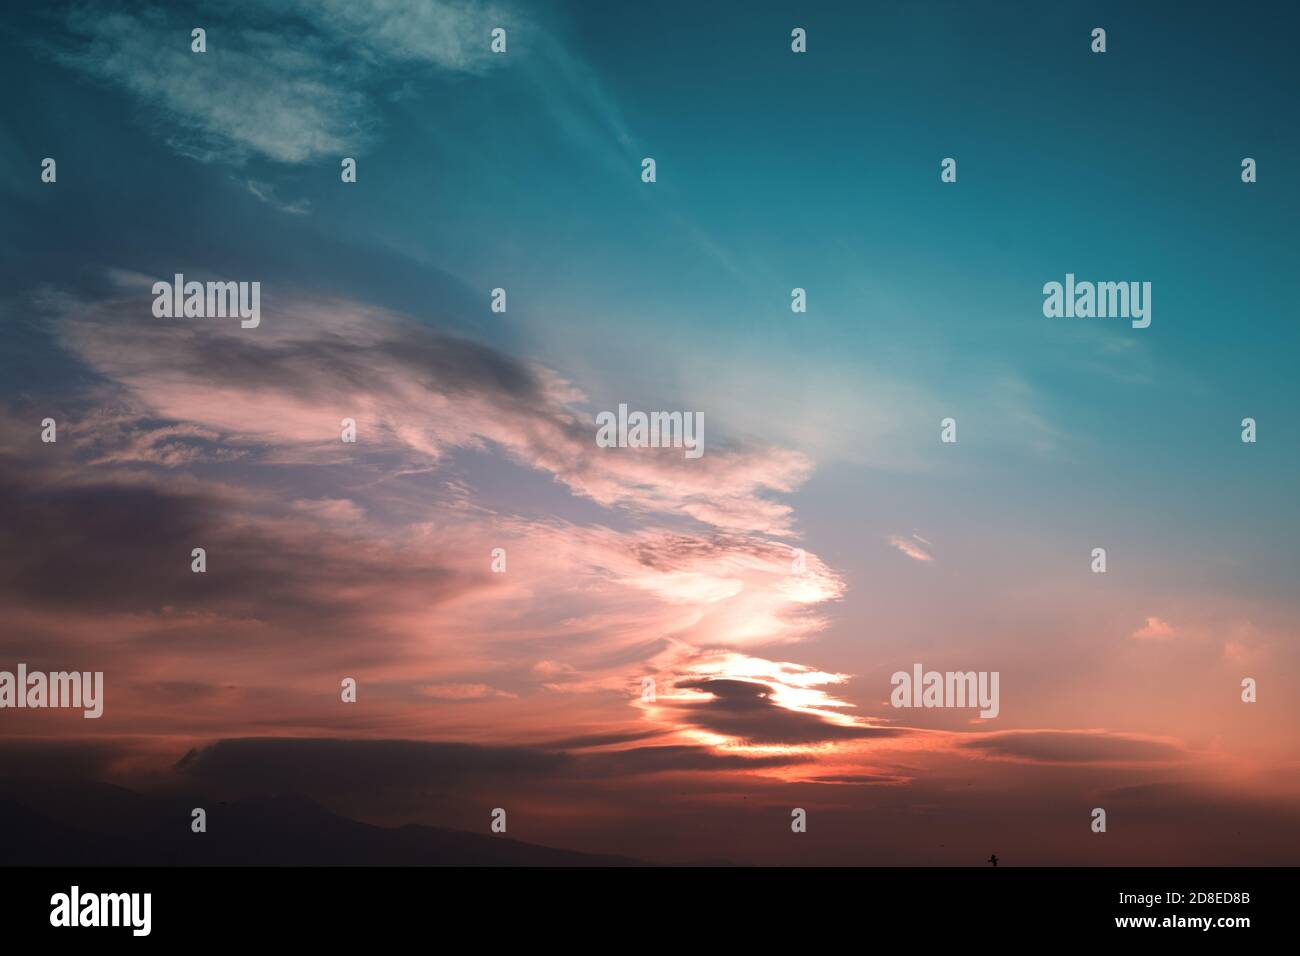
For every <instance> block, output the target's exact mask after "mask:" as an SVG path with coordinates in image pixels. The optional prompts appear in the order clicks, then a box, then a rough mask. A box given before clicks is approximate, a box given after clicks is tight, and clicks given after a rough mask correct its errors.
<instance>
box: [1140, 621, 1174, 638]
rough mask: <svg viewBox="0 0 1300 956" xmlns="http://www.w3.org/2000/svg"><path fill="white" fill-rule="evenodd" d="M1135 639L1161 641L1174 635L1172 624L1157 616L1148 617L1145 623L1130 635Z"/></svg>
mask: <svg viewBox="0 0 1300 956" xmlns="http://www.w3.org/2000/svg"><path fill="white" fill-rule="evenodd" d="M1131 636H1132V638H1133V639H1134V640H1135V641H1163V640H1168V639H1169V638H1172V637H1175V636H1176V635H1175V634H1174V629H1173V626H1172V625H1170V624H1169V623H1168V622H1167V621H1163V620H1161V619H1160V618H1158V617H1148V618H1147V622H1146V624H1144V625H1143V626H1142V627H1140V628H1138V629H1137V630H1136V631H1134V632H1133V634H1132V635H1131Z"/></svg>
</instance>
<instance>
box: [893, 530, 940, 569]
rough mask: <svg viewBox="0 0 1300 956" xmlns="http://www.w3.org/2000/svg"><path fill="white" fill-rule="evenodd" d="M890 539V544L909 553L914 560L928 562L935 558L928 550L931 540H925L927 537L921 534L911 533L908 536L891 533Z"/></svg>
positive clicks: (906, 553)
mask: <svg viewBox="0 0 1300 956" xmlns="http://www.w3.org/2000/svg"><path fill="white" fill-rule="evenodd" d="M888 541H889V544H890V545H892V546H893V547H895V548H897V549H898V550H899V551H901V552H903V554H905V555H907V556H908V557H909V558H911V559H912V560H913V561H921V562H923V563H927V564H928V563H930V562H932V561H933V560H934V556H933V555H932V554H930V552H929V551H928V550H927V548H929V547H930V542H929V541H927V540H925V538H923V537H921V536H920V535H919V534H911V535H907V536H903V535H901V534H891V535H890V536H889V538H888Z"/></svg>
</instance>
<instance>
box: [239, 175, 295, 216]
mask: <svg viewBox="0 0 1300 956" xmlns="http://www.w3.org/2000/svg"><path fill="white" fill-rule="evenodd" d="M244 185H245V187H247V189H248V191H249V192H250V193H251V194H252V195H253V197H254V198H256V199H257V200H259V201H260V202H264V203H266V204H267V205H268V206H270V207H271V208H273V209H278V210H279V211H280V212H283V213H288V214H289V215H291V216H305V215H306V214H307V213H309V212H311V201H310V200H307V199H298V200H295V201H294V202H284V201H282V200H281V199H279V198H278V197H277V196H276V194H275V187H274V186H272V185H271V184H270V183H263V182H259V181H258V180H256V179H250V180H248V181H246V182H245V183H244Z"/></svg>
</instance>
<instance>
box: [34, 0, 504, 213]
mask: <svg viewBox="0 0 1300 956" xmlns="http://www.w3.org/2000/svg"><path fill="white" fill-rule="evenodd" d="M192 19H193V18H192V17H191V18H186V17H180V16H177V15H175V14H173V13H172V12H170V11H168V10H166V9H162V8H154V9H148V10H143V11H140V12H138V13H137V12H134V11H133V10H128V9H123V10H118V11H109V12H106V11H104V10H103V9H101V8H99V7H74V8H72V10H71V11H70V12H69V14H68V16H67V19H66V27H67V36H66V37H65V40H64V42H63V43H62V44H61V45H60V46H59V47H58V49H57V52H56V56H57V58H58V60H59V61H60V62H61V63H63V64H64V65H66V66H69V67H72V68H74V69H77V70H79V71H81V72H83V73H86V74H88V75H90V76H93V77H95V78H96V79H98V80H102V81H105V82H107V83H110V84H112V85H114V86H117V87H119V88H121V89H123V90H125V91H126V92H127V93H129V94H130V95H131V96H133V97H134V98H135V99H136V100H137V101H138V102H139V103H141V104H142V105H143V106H144V107H145V108H146V109H147V110H148V111H149V112H150V113H151V114H152V117H153V124H154V126H155V127H156V128H157V129H158V131H159V132H160V133H161V135H162V136H163V138H164V139H166V141H167V142H168V143H169V144H170V145H171V146H172V147H173V148H174V149H176V150H177V151H178V152H180V153H182V154H183V155H187V156H190V157H191V158H194V159H198V160H200V161H202V162H242V161H243V160H244V159H246V158H247V157H249V156H259V157H264V158H266V159H271V160H274V161H276V162H280V163H307V162H312V161H314V160H318V159H321V158H326V157H328V158H335V159H337V158H338V157H340V156H344V155H354V154H355V153H356V152H357V151H358V150H359V149H360V148H361V147H362V146H364V145H365V143H366V142H367V141H368V139H369V137H370V126H371V123H372V117H373V116H374V115H375V110H374V106H373V101H372V98H371V97H370V96H369V95H368V93H367V92H366V88H367V86H368V85H369V84H370V83H371V82H373V81H374V80H375V79H376V78H377V77H382V76H383V75H386V73H387V72H388V70H389V69H390V68H391V67H392V66H393V65H394V64H400V63H420V64H427V65H430V66H433V67H436V68H438V69H440V70H444V71H450V72H469V73H476V72H481V71H483V70H485V69H487V68H488V66H489V65H490V64H491V63H492V54H491V51H490V49H489V42H490V30H491V28H492V27H494V26H497V25H500V24H502V23H506V22H508V21H509V18H508V17H507V15H506V14H505V13H504V12H503V11H502V10H500V9H499V8H496V7H493V6H488V5H485V4H478V3H470V2H453V0H419V2H417V0H410V2H402V0H373V2H358V3H352V2H347V0H324V2H276V0H271V2H267V3H264V4H261V5H260V6H253V5H248V4H240V5H238V6H234V5H231V6H229V7H228V8H222V7H220V6H218V7H216V8H213V9H211V10H209V11H208V12H207V14H206V15H205V16H204V17H203V24H202V26H203V28H204V29H205V30H206V31H207V37H206V44H207V52H205V53H195V52H192V50H191V45H190V43H191V40H190V30H191V28H192V27H193V26H195V24H194V23H192V22H191V20H192ZM248 188H249V190H250V191H251V192H252V193H253V194H254V195H255V196H257V197H258V198H259V199H262V200H263V201H265V202H270V203H271V204H272V205H274V206H276V207H277V208H281V209H283V210H284V211H286V212H303V211H305V207H303V206H301V204H298V203H294V204H287V205H286V204H282V203H280V202H279V201H277V200H275V199H274V198H273V197H272V195H271V194H270V192H269V191H268V190H267V189H266V188H265V186H264V184H259V183H256V182H254V181H251V180H250V181H249V183H248Z"/></svg>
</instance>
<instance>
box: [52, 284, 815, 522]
mask: <svg viewBox="0 0 1300 956" xmlns="http://www.w3.org/2000/svg"><path fill="white" fill-rule="evenodd" d="M267 305H268V303H265V302H264V307H263V311H264V313H265V312H267V311H268V309H267ZM63 307H64V308H66V309H67V310H68V312H69V314H68V318H67V321H66V322H64V323H63V325H62V328H63V330H64V333H65V339H66V341H67V342H68V344H69V345H70V347H71V348H72V349H73V350H74V351H75V352H76V353H77V354H78V355H79V356H80V357H81V358H82V359H83V360H85V361H86V362H87V363H89V364H90V365H92V366H93V367H94V368H96V369H97V370H98V371H99V372H100V373H101V374H103V375H104V376H107V377H108V378H110V379H113V380H115V381H116V382H118V383H120V384H121V385H122V386H123V387H124V388H125V389H126V390H127V391H128V392H129V394H130V395H131V396H132V398H133V399H134V400H135V401H136V402H137V403H138V404H142V405H144V406H145V408H146V410H147V411H148V412H149V413H150V414H152V415H154V416H156V417H158V418H164V419H168V420H171V421H174V422H184V423H187V424H188V425H191V426H195V427H201V428H204V429H206V430H207V433H208V434H219V435H221V436H222V437H223V440H225V441H226V442H227V444H230V443H232V442H233V444H234V445H235V446H237V447H238V446H258V445H260V446H264V447H267V448H268V449H271V448H274V449H275V450H276V451H279V452H280V454H281V455H282V456H283V455H284V454H285V452H284V449H285V448H286V447H287V449H288V453H289V454H293V453H294V450H295V449H296V450H297V453H298V454H299V455H300V459H299V460H301V459H302V458H306V459H308V460H314V461H317V462H321V461H325V460H339V459H340V458H341V457H343V456H342V452H343V451H344V449H342V448H341V446H340V443H339V441H338V434H337V431H338V424H337V423H338V421H339V420H340V419H341V418H343V417H351V418H354V419H355V420H356V421H357V423H358V427H359V429H360V431H361V434H362V435H363V447H364V448H367V449H382V450H388V451H401V452H404V453H408V454H410V453H414V454H415V455H417V456H418V457H421V458H423V459H425V460H426V463H436V462H437V461H439V460H440V459H442V458H443V457H444V455H445V454H446V453H447V452H448V451H450V450H454V449H485V448H486V447H487V446H488V445H489V444H491V445H492V446H495V447H496V448H499V449H501V450H502V451H504V452H505V453H506V454H507V455H508V456H509V457H510V458H512V459H514V460H516V461H518V462H520V463H522V464H524V465H527V466H528V467H531V468H534V469H538V470H541V471H545V472H548V473H550V474H552V475H554V477H555V478H556V480H558V481H560V482H562V483H563V484H564V485H566V486H567V487H568V488H569V489H570V490H571V491H572V492H573V493H575V494H577V495H579V496H583V497H587V498H590V499H592V500H594V501H595V502H597V503H598V504H601V505H604V506H609V507H614V506H619V507H625V508H628V509H631V510H633V511H637V512H664V513H674V514H684V515H687V516H689V517H691V518H694V519H695V520H697V521H700V522H703V523H706V524H711V525H714V526H716V527H719V528H723V529H727V530H732V531H747V532H756V533H762V534H786V533H788V532H789V531H790V516H791V510H790V508H789V506H788V505H785V504H783V503H780V502H776V501H773V500H771V499H769V498H767V497H766V495H765V494H764V493H765V492H768V491H773V492H789V491H793V490H794V489H795V488H797V487H798V486H799V485H800V484H801V483H802V482H803V481H804V480H805V478H806V477H807V476H808V474H809V473H810V471H811V463H810V462H809V461H808V460H807V459H806V458H804V457H803V456H801V455H799V454H797V453H794V452H790V451H787V450H784V449H781V448H776V447H750V448H727V447H721V446H714V447H710V448H709V449H708V451H707V453H706V454H705V455H704V456H703V457H702V458H700V459H696V460H688V459H685V458H683V456H682V455H681V454H680V451H677V450H675V449H671V448H645V449H606V448H599V447H597V446H596V444H595V440H594V435H595V426H594V416H592V415H590V414H588V413H582V412H580V411H578V410H577V409H576V408H575V407H574V404H575V402H577V401H580V400H581V397H582V396H581V393H580V392H578V391H577V390H576V389H574V388H573V387H572V386H571V385H570V384H569V383H568V382H566V381H565V380H563V379H562V378H561V377H560V376H558V375H556V374H555V373H554V372H552V371H550V370H548V369H545V368H542V367H539V366H534V365H529V364H526V363H523V362H520V361H518V360H516V359H513V358H511V357H509V356H506V355H504V354H503V353H500V352H497V351H495V350H493V349H491V348H488V347H487V346H484V345H480V344H477V343H474V342H471V341H469V340H466V339H460V338H456V337H454V336H450V335H446V334H444V333H440V332H437V331H434V330H433V329H430V328H429V327H428V326H426V325H423V324H420V323H417V322H414V321H412V320H410V319H407V318H405V317H402V316H399V315H396V314H393V313H389V312H385V311H383V310H379V309H373V308H367V307H363V306H360V305H357V304H355V303H349V302H346V301H340V300H319V299H318V300H305V301H300V302H287V303H282V304H281V305H279V306H277V307H275V309H276V314H275V315H273V316H271V315H264V318H263V325H262V327H261V328H259V329H258V334H257V335H246V334H240V333H241V332H243V331H244V330H242V329H240V328H239V324H238V323H224V324H223V323H222V322H220V321H219V320H216V321H205V322H185V321H175V322H170V323H167V324H161V323H159V322H158V321H157V320H155V319H152V318H151V317H150V315H149V312H148V305H147V303H146V302H142V301H139V300H129V299H124V300H117V301H110V302H103V303H98V304H89V303H71V302H67V303H64V304H63ZM327 408H328V409H330V412H328V413H326V412H325V409H327ZM675 451H676V454H674V452H675ZM282 460H283V457H282Z"/></svg>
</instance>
